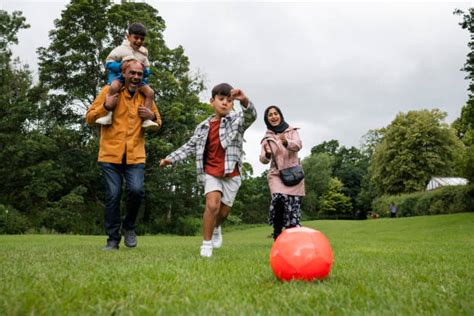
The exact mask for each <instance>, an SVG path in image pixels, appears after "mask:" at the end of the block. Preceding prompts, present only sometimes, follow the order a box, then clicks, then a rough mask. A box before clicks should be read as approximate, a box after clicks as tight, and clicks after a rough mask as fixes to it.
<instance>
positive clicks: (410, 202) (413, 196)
mask: <svg viewBox="0 0 474 316" xmlns="http://www.w3.org/2000/svg"><path fill="white" fill-rule="evenodd" d="M390 203H395V205H397V206H398V216H413V215H434V214H449V213H459V212H474V185H472V184H471V185H464V186H449V187H443V188H439V189H435V190H432V191H426V192H416V193H410V194H401V195H385V196H381V197H378V198H376V199H375V200H374V201H373V203H372V207H373V209H374V211H375V212H377V213H379V214H380V215H381V216H388V206H389V205H390Z"/></svg>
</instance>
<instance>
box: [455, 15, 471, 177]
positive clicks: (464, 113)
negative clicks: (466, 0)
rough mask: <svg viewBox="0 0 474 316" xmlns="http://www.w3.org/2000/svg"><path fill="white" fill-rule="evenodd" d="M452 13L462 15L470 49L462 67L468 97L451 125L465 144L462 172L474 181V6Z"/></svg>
mask: <svg viewBox="0 0 474 316" xmlns="http://www.w3.org/2000/svg"><path fill="white" fill-rule="evenodd" d="M454 14H457V15H462V17H463V21H462V22H460V23H459V25H460V26H461V27H462V28H463V29H467V30H468V31H469V33H470V34H471V37H470V41H469V43H468V46H469V48H470V51H469V53H468V54H467V60H466V63H465V64H464V67H463V69H462V70H464V71H466V72H467V76H466V79H468V80H469V88H468V90H469V99H468V101H467V104H466V105H465V106H463V108H462V109H461V116H460V117H459V118H458V119H457V120H456V121H455V122H454V123H453V127H454V128H455V129H456V130H457V134H458V136H459V138H460V139H461V140H462V141H463V143H464V145H466V151H465V155H464V168H463V169H464V173H463V174H464V176H465V177H466V178H468V179H469V180H470V182H472V181H474V23H473V22H474V8H470V9H469V13H466V14H465V13H464V12H463V11H461V10H455V11H454Z"/></svg>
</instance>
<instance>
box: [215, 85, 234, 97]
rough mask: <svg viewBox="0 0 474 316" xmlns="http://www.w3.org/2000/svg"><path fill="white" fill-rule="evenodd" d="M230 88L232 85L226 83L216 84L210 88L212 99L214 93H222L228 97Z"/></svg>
mask: <svg viewBox="0 0 474 316" xmlns="http://www.w3.org/2000/svg"><path fill="white" fill-rule="evenodd" d="M232 89H234V88H232V86H231V85H230V84H228V83H221V84H218V85H217V86H215V87H214V88H212V98H213V99H214V97H215V96H216V95H223V96H226V97H230V90H232Z"/></svg>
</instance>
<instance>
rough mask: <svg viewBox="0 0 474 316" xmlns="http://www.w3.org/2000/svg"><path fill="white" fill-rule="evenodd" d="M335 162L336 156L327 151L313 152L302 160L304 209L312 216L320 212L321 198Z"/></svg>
mask: <svg viewBox="0 0 474 316" xmlns="http://www.w3.org/2000/svg"><path fill="white" fill-rule="evenodd" d="M333 164H334V158H333V157H332V156H331V155H329V154H327V153H316V154H311V155H310V156H308V157H306V158H305V159H303V161H302V165H303V170H304V172H305V180H304V181H305V189H306V196H305V198H304V199H303V206H302V209H303V210H304V212H305V213H306V214H307V215H308V216H310V217H316V216H317V214H318V211H319V209H320V198H321V196H322V195H323V194H324V192H326V190H327V188H328V185H329V180H330V179H331V175H332V165H333Z"/></svg>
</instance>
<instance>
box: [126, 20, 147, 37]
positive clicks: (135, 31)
mask: <svg viewBox="0 0 474 316" xmlns="http://www.w3.org/2000/svg"><path fill="white" fill-rule="evenodd" d="M128 35H140V36H143V37H145V36H146V27H145V26H144V25H143V24H141V23H132V24H130V25H129V27H128Z"/></svg>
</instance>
